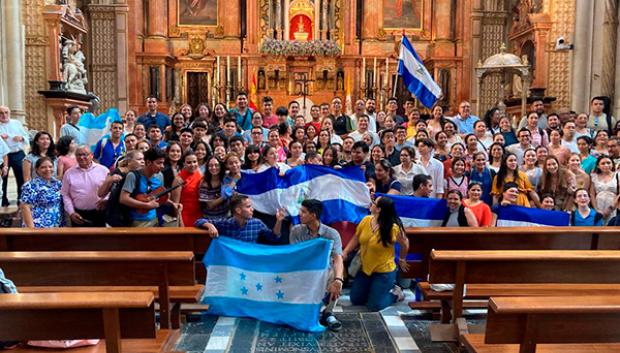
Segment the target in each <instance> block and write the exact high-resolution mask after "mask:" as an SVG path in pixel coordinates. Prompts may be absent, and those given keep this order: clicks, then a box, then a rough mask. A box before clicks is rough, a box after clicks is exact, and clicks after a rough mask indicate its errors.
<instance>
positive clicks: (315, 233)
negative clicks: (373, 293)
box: [289, 199, 344, 331]
mask: <svg viewBox="0 0 620 353" xmlns="http://www.w3.org/2000/svg"><path fill="white" fill-rule="evenodd" d="M322 213H323V204H322V203H321V201H318V200H314V199H309V200H304V201H303V202H302V203H301V208H300V210H299V219H300V221H301V224H298V225H296V226H293V227H292V228H291V231H290V235H289V240H290V243H291V244H295V243H299V242H302V241H307V240H312V239H316V238H318V237H322V238H325V239H329V240H332V241H333V242H332V251H331V257H332V259H331V266H330V268H329V280H328V281H327V293H326V295H325V299H324V302H325V308H324V309H323V314H322V322H323V324H324V325H327V327H328V328H329V329H330V330H333V331H339V330H340V329H341V328H342V323H341V322H340V321H338V319H336V317H335V316H334V314H333V310H334V306H335V305H336V301H337V300H338V297H340V294H342V285H343V284H344V279H343V278H342V275H343V272H344V264H343V261H342V240H340V234H338V231H336V230H335V229H334V228H332V227H328V226H326V225H324V224H322V223H321V214H322Z"/></svg>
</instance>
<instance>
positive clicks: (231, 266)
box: [202, 237, 331, 332]
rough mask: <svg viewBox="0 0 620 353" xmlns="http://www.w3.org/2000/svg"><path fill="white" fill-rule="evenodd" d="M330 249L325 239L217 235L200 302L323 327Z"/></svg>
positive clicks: (224, 311)
mask: <svg viewBox="0 0 620 353" xmlns="http://www.w3.org/2000/svg"><path fill="white" fill-rule="evenodd" d="M330 251H331V241H330V240H326V239H316V240H313V241H307V242H301V243H298V244H293V245H285V246H268V245H260V244H250V243H246V242H241V241H237V240H234V239H230V238H226V237H219V238H217V239H215V240H214V241H212V242H211V245H210V246H209V251H208V252H207V254H206V255H205V258H204V260H203V262H204V264H205V266H206V267H207V273H208V275H207V282H206V284H205V294H204V296H203V298H202V303H203V304H208V305H209V310H208V313H209V314H213V315H221V316H238V317H252V318H255V319H258V320H261V321H266V322H270V323H274V324H283V325H289V326H292V327H294V328H296V329H298V330H303V331H309V332H322V331H323V330H324V329H325V328H324V327H323V326H321V325H320V324H319V316H320V309H321V304H322V300H323V297H324V295H325V287H326V284H327V277H328V268H329V259H330Z"/></svg>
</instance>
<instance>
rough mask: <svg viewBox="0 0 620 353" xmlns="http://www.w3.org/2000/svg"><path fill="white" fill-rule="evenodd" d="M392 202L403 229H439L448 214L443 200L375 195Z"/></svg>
mask: <svg viewBox="0 0 620 353" xmlns="http://www.w3.org/2000/svg"><path fill="white" fill-rule="evenodd" d="M376 196H377V197H379V196H385V197H389V198H391V199H392V200H393V201H394V208H396V214H397V215H398V216H399V217H400V220H401V221H402V222H403V226H405V227H439V226H441V223H442V222H443V219H444V217H445V215H446V212H448V206H447V203H446V200H444V199H431V198H422V197H414V196H397V195H387V194H377V195H376Z"/></svg>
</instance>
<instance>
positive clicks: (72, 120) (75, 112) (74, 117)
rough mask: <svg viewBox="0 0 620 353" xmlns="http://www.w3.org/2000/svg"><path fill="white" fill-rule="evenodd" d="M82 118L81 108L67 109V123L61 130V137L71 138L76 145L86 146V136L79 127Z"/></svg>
mask: <svg viewBox="0 0 620 353" xmlns="http://www.w3.org/2000/svg"><path fill="white" fill-rule="evenodd" d="M81 116H82V110H81V109H80V107H78V106H76V105H73V106H70V107H69V108H67V123H66V124H64V125H63V126H62V127H61V128H60V137H63V136H71V137H73V140H74V141H75V144H76V145H78V146H80V145H84V144H86V136H84V133H83V131H82V130H80V128H79V127H78V126H77V124H78V122H79V121H80V117H81Z"/></svg>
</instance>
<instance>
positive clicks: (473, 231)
mask: <svg viewBox="0 0 620 353" xmlns="http://www.w3.org/2000/svg"><path fill="white" fill-rule="evenodd" d="M407 237H408V238H409V253H410V254H414V255H416V257H418V258H419V260H417V261H413V262H410V270H409V271H408V272H407V273H406V277H407V278H426V276H427V275H428V261H429V257H430V253H431V250H433V249H435V250H619V249H620V233H619V232H618V229H617V228H615V227H499V228H496V227H493V228H467V227H463V228H459V227H451V228H440V227H436V228H407Z"/></svg>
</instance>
